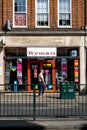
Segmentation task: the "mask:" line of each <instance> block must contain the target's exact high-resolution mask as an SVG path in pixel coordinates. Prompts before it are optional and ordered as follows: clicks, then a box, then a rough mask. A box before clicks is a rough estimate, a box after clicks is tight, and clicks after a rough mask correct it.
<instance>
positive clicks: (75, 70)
mask: <svg viewBox="0 0 87 130" xmlns="http://www.w3.org/2000/svg"><path fill="white" fill-rule="evenodd" d="M74 82H79V63H78V60H74Z"/></svg>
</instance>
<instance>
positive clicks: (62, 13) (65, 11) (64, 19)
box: [58, 0, 71, 27]
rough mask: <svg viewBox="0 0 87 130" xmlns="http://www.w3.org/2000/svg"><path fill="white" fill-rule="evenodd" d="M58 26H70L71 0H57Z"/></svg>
mask: <svg viewBox="0 0 87 130" xmlns="http://www.w3.org/2000/svg"><path fill="white" fill-rule="evenodd" d="M58 1H59V3H58V5H59V8H58V9H59V11H58V13H59V26H61V27H64V26H71V0H58Z"/></svg>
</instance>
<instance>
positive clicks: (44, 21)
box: [36, 0, 49, 27]
mask: <svg viewBox="0 0 87 130" xmlns="http://www.w3.org/2000/svg"><path fill="white" fill-rule="evenodd" d="M36 26H37V27H48V26H49V0H36Z"/></svg>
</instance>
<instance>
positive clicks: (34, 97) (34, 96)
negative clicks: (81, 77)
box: [33, 85, 36, 120]
mask: <svg viewBox="0 0 87 130" xmlns="http://www.w3.org/2000/svg"><path fill="white" fill-rule="evenodd" d="M33 88H34V89H33V90H34V92H33V120H36V91H35V85H34V86H33Z"/></svg>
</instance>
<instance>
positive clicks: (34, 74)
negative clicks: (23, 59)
mask: <svg viewBox="0 0 87 130" xmlns="http://www.w3.org/2000/svg"><path fill="white" fill-rule="evenodd" d="M30 70H31V74H30V75H31V90H33V89H34V87H35V88H36V89H38V73H39V70H40V63H31V64H30Z"/></svg>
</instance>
